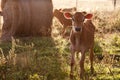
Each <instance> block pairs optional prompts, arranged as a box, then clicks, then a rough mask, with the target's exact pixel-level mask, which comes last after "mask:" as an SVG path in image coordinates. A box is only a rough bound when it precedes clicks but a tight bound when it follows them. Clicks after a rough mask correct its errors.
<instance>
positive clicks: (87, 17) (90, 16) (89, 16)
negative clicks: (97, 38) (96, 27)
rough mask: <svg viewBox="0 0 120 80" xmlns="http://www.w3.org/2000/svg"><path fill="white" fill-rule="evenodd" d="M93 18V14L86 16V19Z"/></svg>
mask: <svg viewBox="0 0 120 80" xmlns="http://www.w3.org/2000/svg"><path fill="white" fill-rule="evenodd" d="M92 16H93V14H86V15H85V18H86V19H91V18H92Z"/></svg>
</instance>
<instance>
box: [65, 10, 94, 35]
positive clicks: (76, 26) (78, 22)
mask: <svg viewBox="0 0 120 80" xmlns="http://www.w3.org/2000/svg"><path fill="white" fill-rule="evenodd" d="M64 16H65V18H66V19H71V20H72V25H73V30H74V32H77V33H80V32H82V28H83V27H84V20H85V19H91V18H92V14H87V13H85V12H76V13H75V14H71V13H64Z"/></svg>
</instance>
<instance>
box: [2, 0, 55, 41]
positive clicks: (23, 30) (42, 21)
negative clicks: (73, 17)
mask: <svg viewBox="0 0 120 80" xmlns="http://www.w3.org/2000/svg"><path fill="white" fill-rule="evenodd" d="M1 3H2V4H1V6H2V15H3V19H4V23H3V27H2V36H1V40H11V37H29V36H30V37H31V36H51V25H52V18H53V5H52V0H2V2H1Z"/></svg>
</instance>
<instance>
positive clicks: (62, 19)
mask: <svg viewBox="0 0 120 80" xmlns="http://www.w3.org/2000/svg"><path fill="white" fill-rule="evenodd" d="M53 14H54V16H55V17H56V18H57V19H58V20H59V21H60V23H61V24H62V25H63V30H62V34H63V36H64V35H65V32H66V28H67V27H68V26H72V21H71V20H70V19H66V18H65V17H64V13H63V12H61V9H59V10H58V9H55V10H54V13H53Z"/></svg>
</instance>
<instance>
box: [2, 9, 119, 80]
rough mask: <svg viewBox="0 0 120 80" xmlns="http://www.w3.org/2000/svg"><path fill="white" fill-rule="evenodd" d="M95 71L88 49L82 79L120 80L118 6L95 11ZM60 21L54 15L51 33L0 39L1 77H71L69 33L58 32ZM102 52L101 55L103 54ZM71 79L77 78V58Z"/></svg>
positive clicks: (21, 79)
mask: <svg viewBox="0 0 120 80" xmlns="http://www.w3.org/2000/svg"><path fill="white" fill-rule="evenodd" d="M93 23H94V25H95V26H96V32H95V47H94V52H95V59H94V67H95V73H94V74H90V66H89V64H90V62H89V53H86V60H85V71H86V73H85V80H120V58H116V59H114V56H113V57H111V56H110V54H113V55H114V54H118V55H120V10H116V11H114V12H102V13H101V12H94V17H93ZM61 30H62V25H61V24H60V23H59V22H58V20H57V19H56V18H54V19H53V26H52V37H51V38H49V37H34V38H19V39H13V40H12V42H7V43H0V51H1V52H0V80H70V79H69V73H70V51H69V45H70V42H69V39H68V37H69V33H70V30H67V34H66V38H63V37H62V36H61V35H60V31H61ZM102 56H104V57H102ZM76 61H77V63H76V65H75V66H76V67H75V73H74V80H80V79H79V64H78V60H77V59H76Z"/></svg>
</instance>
